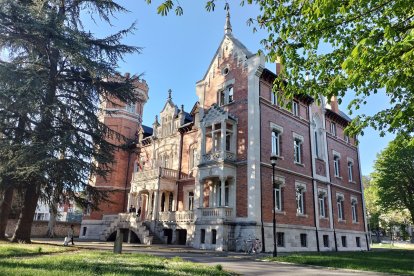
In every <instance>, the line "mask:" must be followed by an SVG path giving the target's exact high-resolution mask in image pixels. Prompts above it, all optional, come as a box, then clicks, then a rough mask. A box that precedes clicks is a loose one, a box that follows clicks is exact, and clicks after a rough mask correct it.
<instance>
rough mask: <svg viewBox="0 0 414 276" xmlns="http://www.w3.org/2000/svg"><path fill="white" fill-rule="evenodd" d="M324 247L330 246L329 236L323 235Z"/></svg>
mask: <svg viewBox="0 0 414 276" xmlns="http://www.w3.org/2000/svg"><path fill="white" fill-rule="evenodd" d="M323 247H329V236H328V235H323Z"/></svg>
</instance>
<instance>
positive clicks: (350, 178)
mask: <svg viewBox="0 0 414 276" xmlns="http://www.w3.org/2000/svg"><path fill="white" fill-rule="evenodd" d="M353 170H354V164H353V163H352V162H351V161H348V181H349V182H352V181H353V180H354V179H353Z"/></svg>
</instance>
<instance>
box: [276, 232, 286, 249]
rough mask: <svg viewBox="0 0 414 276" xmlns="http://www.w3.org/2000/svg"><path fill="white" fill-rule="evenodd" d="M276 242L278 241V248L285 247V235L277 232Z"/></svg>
mask: <svg viewBox="0 0 414 276" xmlns="http://www.w3.org/2000/svg"><path fill="white" fill-rule="evenodd" d="M276 240H277V246H279V247H284V246H285V233H283V232H277V233H276Z"/></svg>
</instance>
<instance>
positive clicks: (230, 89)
mask: <svg viewBox="0 0 414 276" xmlns="http://www.w3.org/2000/svg"><path fill="white" fill-rule="evenodd" d="M228 92H229V103H231V102H233V86H230V87H229V88H228Z"/></svg>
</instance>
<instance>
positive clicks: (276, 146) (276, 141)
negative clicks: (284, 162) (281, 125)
mask: <svg viewBox="0 0 414 276" xmlns="http://www.w3.org/2000/svg"><path fill="white" fill-rule="evenodd" d="M272 155H276V156H280V132H279V131H277V130H273V131H272Z"/></svg>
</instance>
